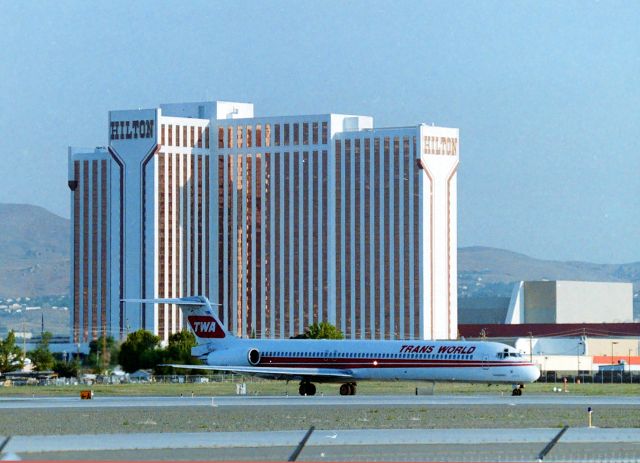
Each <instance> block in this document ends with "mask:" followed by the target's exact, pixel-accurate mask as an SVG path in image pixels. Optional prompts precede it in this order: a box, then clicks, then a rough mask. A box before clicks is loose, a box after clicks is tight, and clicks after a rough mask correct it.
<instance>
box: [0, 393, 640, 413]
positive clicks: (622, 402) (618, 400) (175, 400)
mask: <svg viewBox="0 0 640 463" xmlns="http://www.w3.org/2000/svg"><path fill="white" fill-rule="evenodd" d="M212 405H213V406H215V407H247V406H252V407H253V406H262V407H278V408H282V407H288V406H292V407H300V406H313V407H317V406H328V407H336V406H360V407H370V406H380V405H385V406H420V405H425V406H427V405H431V406H448V407H451V406H453V407H455V406H461V407H465V406H469V405H473V406H483V405H485V406H499V405H509V406H518V405H522V406H530V407H535V406H554V407H576V406H584V407H603V406H618V407H626V406H631V407H640V396H576V395H567V394H561V393H559V394H555V395H550V394H538V395H535V394H530V395H524V396H520V397H512V396H511V395H489V394H487V395H482V394H479V395H433V396H412V395H407V396H387V395H382V396H325V397H322V396H313V397H301V396H271V397H267V396H220V397H191V395H186V396H184V397H140V396H134V397H122V396H121V397H99V396H98V397H94V399H93V400H80V398H79V397H28V398H24V397H0V410H2V409H17V408H45V409H48V408H109V407H117V408H124V407H145V408H155V407H203V406H212Z"/></svg>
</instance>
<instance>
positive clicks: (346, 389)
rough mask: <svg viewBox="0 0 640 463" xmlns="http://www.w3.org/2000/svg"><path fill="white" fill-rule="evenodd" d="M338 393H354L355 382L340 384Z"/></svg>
mask: <svg viewBox="0 0 640 463" xmlns="http://www.w3.org/2000/svg"><path fill="white" fill-rule="evenodd" d="M340 395H356V383H345V384H343V385H342V386H340Z"/></svg>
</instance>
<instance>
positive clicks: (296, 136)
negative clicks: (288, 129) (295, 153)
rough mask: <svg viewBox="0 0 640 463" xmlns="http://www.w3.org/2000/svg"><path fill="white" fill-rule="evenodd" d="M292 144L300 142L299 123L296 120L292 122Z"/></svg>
mask: <svg viewBox="0 0 640 463" xmlns="http://www.w3.org/2000/svg"><path fill="white" fill-rule="evenodd" d="M293 144H294V145H299V144H300V124H298V123H297V122H296V123H295V124H293Z"/></svg>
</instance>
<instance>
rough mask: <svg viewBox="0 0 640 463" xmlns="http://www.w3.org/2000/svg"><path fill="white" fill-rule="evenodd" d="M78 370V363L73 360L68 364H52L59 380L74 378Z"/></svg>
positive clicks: (60, 362) (63, 362)
mask: <svg viewBox="0 0 640 463" xmlns="http://www.w3.org/2000/svg"><path fill="white" fill-rule="evenodd" d="M79 369H80V362H79V361H78V360H77V359H74V360H72V361H70V362H66V361H64V360H56V362H55V363H54V364H53V371H55V372H56V373H57V374H58V376H60V377H61V378H75V377H76V376H78V370H79Z"/></svg>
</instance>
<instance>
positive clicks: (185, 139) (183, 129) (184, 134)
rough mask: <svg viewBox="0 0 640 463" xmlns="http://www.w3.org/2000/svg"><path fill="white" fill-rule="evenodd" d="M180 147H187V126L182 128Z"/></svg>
mask: <svg viewBox="0 0 640 463" xmlns="http://www.w3.org/2000/svg"><path fill="white" fill-rule="evenodd" d="M182 146H185V147H186V146H187V126H186V125H185V126H183V127H182Z"/></svg>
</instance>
